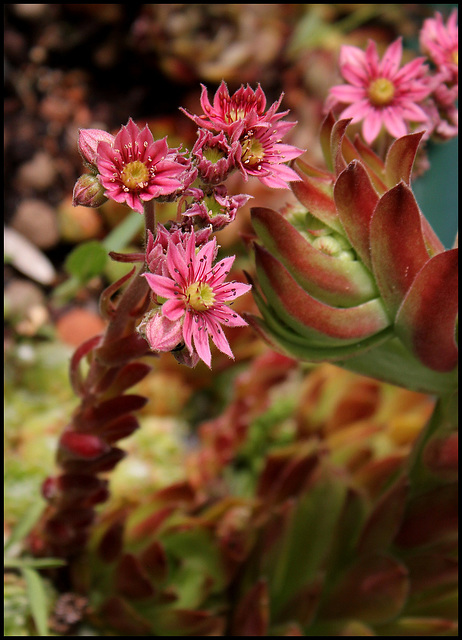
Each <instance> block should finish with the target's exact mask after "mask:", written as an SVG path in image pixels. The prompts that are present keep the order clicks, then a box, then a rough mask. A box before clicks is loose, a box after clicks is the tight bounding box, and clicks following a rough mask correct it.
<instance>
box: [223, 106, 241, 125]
mask: <svg viewBox="0 0 462 640" xmlns="http://www.w3.org/2000/svg"><path fill="white" fill-rule="evenodd" d="M225 118H226V120H227V121H228V122H237V121H238V120H242V118H245V108H244V107H240V106H238V105H237V104H234V105H233V106H232V107H231V108H230V109H229V111H228V113H227V114H226V116H225Z"/></svg>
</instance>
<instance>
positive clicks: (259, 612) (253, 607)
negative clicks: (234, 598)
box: [232, 579, 269, 637]
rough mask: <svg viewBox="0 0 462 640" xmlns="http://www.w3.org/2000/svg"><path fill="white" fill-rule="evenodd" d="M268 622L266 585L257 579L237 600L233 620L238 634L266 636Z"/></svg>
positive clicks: (235, 633)
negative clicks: (240, 598)
mask: <svg viewBox="0 0 462 640" xmlns="http://www.w3.org/2000/svg"><path fill="white" fill-rule="evenodd" d="M268 622H269V598H268V587H267V585H266V582H265V581H264V580H262V579H260V580H258V581H257V582H256V583H255V585H254V586H253V587H251V589H250V590H249V591H248V592H247V593H246V594H245V596H244V597H243V598H242V600H241V601H240V602H239V604H238V606H237V609H236V614H235V618H234V622H233V628H234V633H233V634H232V635H238V636H247V637H249V636H266V635H267V632H268Z"/></svg>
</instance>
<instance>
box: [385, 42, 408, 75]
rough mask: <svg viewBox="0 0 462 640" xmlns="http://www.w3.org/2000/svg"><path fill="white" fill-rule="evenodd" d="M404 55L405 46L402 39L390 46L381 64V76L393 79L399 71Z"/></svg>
mask: <svg viewBox="0 0 462 640" xmlns="http://www.w3.org/2000/svg"><path fill="white" fill-rule="evenodd" d="M402 55H403V45H402V40H401V38H398V39H397V40H395V41H394V42H392V43H391V44H390V46H389V47H388V49H387V50H386V51H385V54H384V56H383V58H382V62H381V63H380V75H381V76H382V77H385V78H390V79H392V78H393V76H394V75H395V73H396V72H397V71H398V69H399V65H400V64H401V58H402Z"/></svg>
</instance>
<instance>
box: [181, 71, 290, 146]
mask: <svg viewBox="0 0 462 640" xmlns="http://www.w3.org/2000/svg"><path fill="white" fill-rule="evenodd" d="M201 87H202V94H201V106H202V109H203V111H204V115H201V116H196V115H193V114H190V113H188V112H187V111H186V110H185V109H183V108H181V111H183V113H185V114H186V115H187V116H188V117H189V118H191V120H193V121H194V122H195V123H196V124H197V125H198V126H199V127H201V128H203V129H209V130H210V131H224V132H225V133H227V134H228V135H232V134H233V133H235V132H236V130H239V135H240V134H242V133H243V131H245V130H247V129H249V128H251V127H253V126H254V125H256V124H261V123H262V122H265V123H266V124H267V125H268V126H270V125H273V124H274V123H275V122H276V121H277V120H280V119H281V118H282V117H283V116H285V115H287V114H288V113H289V112H288V111H283V112H281V113H276V112H277V110H278V109H279V105H280V104H281V100H282V98H283V95H284V94H281V96H280V98H279V100H278V101H277V102H274V103H273V104H272V105H271V107H270V108H269V109H268V111H266V112H265V108H266V96H265V93H264V91H263V89H262V88H261V87H260V85H258V87H257V89H256V91H253V90H252V89H251V88H250V86H249V85H247V87H246V88H244V86H243V85H241V87H240V89H238V90H237V91H236V92H235V93H233V95H232V96H230V94H229V91H228V87H227V86H226V83H225V82H224V81H222V82H221V84H220V86H219V87H218V90H217V91H216V93H215V96H214V99H213V105H211V104H210V101H209V98H208V95H207V87H205V86H204V85H203V84H202V85H201Z"/></svg>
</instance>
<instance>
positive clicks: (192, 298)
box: [186, 282, 215, 311]
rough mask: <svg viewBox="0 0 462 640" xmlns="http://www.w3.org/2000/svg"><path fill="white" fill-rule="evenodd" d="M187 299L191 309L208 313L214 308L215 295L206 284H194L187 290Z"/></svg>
mask: <svg viewBox="0 0 462 640" xmlns="http://www.w3.org/2000/svg"><path fill="white" fill-rule="evenodd" d="M186 298H187V301H188V304H189V306H190V307H192V308H193V309H194V310H195V311H206V310H207V309H209V308H210V307H213V305H214V302H215V294H214V293H213V289H212V287H211V286H210V285H208V284H206V283H205V282H193V284H190V285H189V287H188V288H187V289H186Z"/></svg>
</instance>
